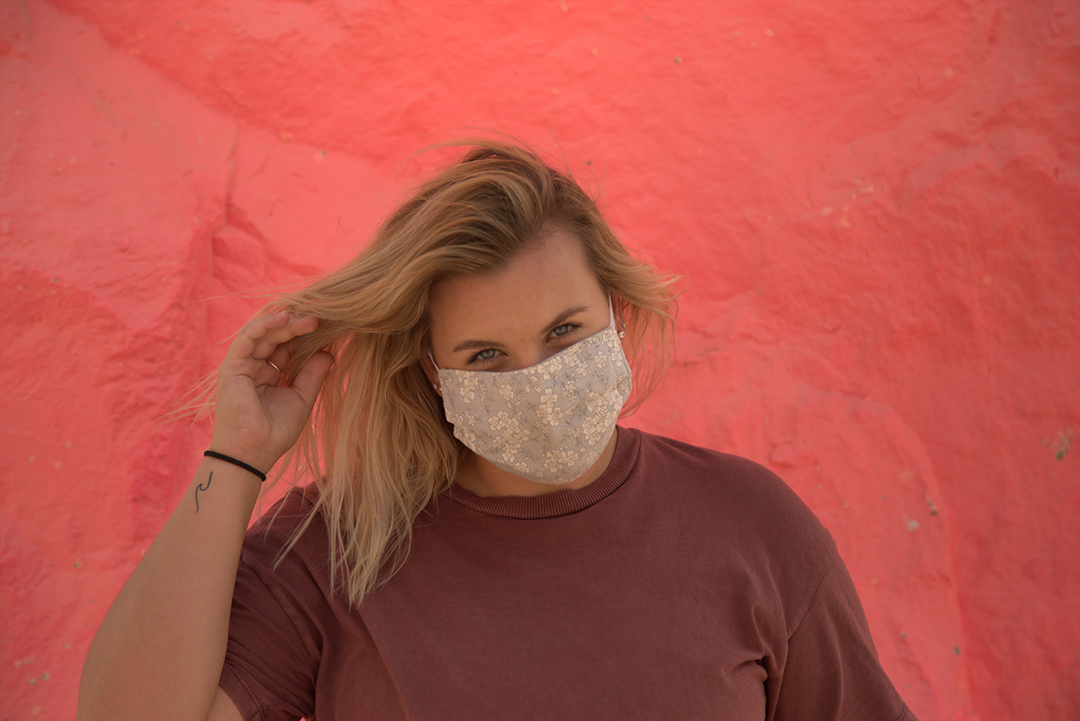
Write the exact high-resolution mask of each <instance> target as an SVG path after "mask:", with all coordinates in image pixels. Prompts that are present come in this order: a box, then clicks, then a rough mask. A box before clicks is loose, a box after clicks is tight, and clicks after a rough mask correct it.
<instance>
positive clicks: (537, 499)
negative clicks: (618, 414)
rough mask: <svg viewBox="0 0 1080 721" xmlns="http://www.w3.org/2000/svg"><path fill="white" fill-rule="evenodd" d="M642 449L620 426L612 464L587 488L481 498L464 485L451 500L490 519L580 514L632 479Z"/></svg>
mask: <svg viewBox="0 0 1080 721" xmlns="http://www.w3.org/2000/svg"><path fill="white" fill-rule="evenodd" d="M640 446H641V434H640V433H639V432H638V431H637V430H636V429H634V428H623V427H622V426H619V429H618V436H617V438H616V439H615V453H614V455H613V456H612V457H611V463H609V464H608V467H607V468H606V469H605V470H604V472H603V473H601V474H600V477H599V478H597V479H596V480H595V481H593V482H592V483H590V484H589V485H587V486H585V487H584V488H576V489H568V490H565V491H556V492H554V493H545V494H543V495H541V496H478V495H476V494H475V493H473V492H472V491H468V490H466V489H464V488H461V487H460V486H456V485H454V486H451V487H450V490H449V491H447V492H446V496H447V498H449V499H451V500H453V501H457V502H458V503H460V504H461V505H463V506H465V507H467V508H471V509H473V510H474V511H479V512H480V513H486V514H488V515H490V516H503V517H505V518H523V519H535V518H553V517H555V516H565V515H567V514H570V513H577V512H578V511H582V510H584V509H586V508H588V507H589V506H592V505H594V504H596V503H599V502H600V501H602V500H603V499H605V498H607V497H608V496H610V495H611V494H612V493H614V492H615V491H616V490H618V488H619V486H621V485H622V484H623V482H624V481H626V479H627V478H629V477H630V471H632V470H633V469H634V463H635V461H637V457H638V449H639V448H640Z"/></svg>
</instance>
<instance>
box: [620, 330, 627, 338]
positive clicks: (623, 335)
mask: <svg viewBox="0 0 1080 721" xmlns="http://www.w3.org/2000/svg"><path fill="white" fill-rule="evenodd" d="M625 337H626V331H624V330H621V331H619V338H625Z"/></svg>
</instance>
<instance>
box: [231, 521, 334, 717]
mask: <svg viewBox="0 0 1080 721" xmlns="http://www.w3.org/2000/svg"><path fill="white" fill-rule="evenodd" d="M249 540H250V539H249ZM287 564H288V558H286V560H285V561H283V565H287ZM305 625H306V624H305V622H304V619H303V617H302V614H300V613H299V612H298V611H297V607H296V604H294V603H293V600H292V591H287V590H285V589H284V588H283V587H282V584H281V581H280V580H279V578H278V576H277V575H276V574H274V573H272V572H271V570H270V569H269V568H268V567H266V566H264V565H263V564H262V563H261V562H260V561H259V560H258V559H257V558H254V557H252V556H251V555H250V554H248V553H245V554H243V556H242V557H241V561H240V566H239V569H238V571H237V578H236V588H235V591H234V593H233V604H232V615H231V617H230V619H229V645H228V648H227V651H226V654H225V666H224V668H223V669H222V674H221V681H220V686H221V688H222V689H223V690H224V691H225V692H226V693H227V694H229V697H230V698H232V700H233V702H234V703H235V704H236V706H237V708H239V709H240V712H241V714H243V716H244V718H245V719H258V721H279V720H280V721H285V720H286V719H288V720H290V721H294V720H295V719H299V718H301V717H304V716H308V715H310V714H311V712H312V711H313V708H314V699H315V676H316V670H317V660H316V658H315V654H313V650H312V641H311V638H310V635H309V634H308V635H305V633H302V632H301V631H300V630H299V629H300V628H304V626H305ZM305 630H308V629H305Z"/></svg>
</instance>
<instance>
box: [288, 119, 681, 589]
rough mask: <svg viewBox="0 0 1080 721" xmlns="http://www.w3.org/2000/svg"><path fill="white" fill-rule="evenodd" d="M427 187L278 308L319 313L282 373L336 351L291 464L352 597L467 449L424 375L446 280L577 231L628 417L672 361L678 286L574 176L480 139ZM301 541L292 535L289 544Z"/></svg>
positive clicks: (381, 571)
mask: <svg viewBox="0 0 1080 721" xmlns="http://www.w3.org/2000/svg"><path fill="white" fill-rule="evenodd" d="M473 143H474V146H473V147H472V148H471V149H470V150H469V151H468V152H467V153H466V154H465V155H464V157H462V158H461V159H460V160H459V161H458V162H456V163H455V164H453V165H451V166H449V167H447V168H445V169H444V170H443V171H442V172H440V173H439V174H437V175H436V176H435V177H434V178H432V179H431V180H430V181H428V182H427V183H425V184H424V185H423V186H422V187H420V188H419V190H418V191H417V192H416V193H415V194H414V195H413V196H412V197H411V198H410V199H409V200H407V201H406V202H405V203H404V204H402V205H401V207H399V208H398V209H397V210H396V211H395V212H394V213H393V214H392V215H390V217H389V218H387V220H386V221H385V222H384V223H383V224H382V226H381V227H380V228H379V230H378V231H377V232H376V234H375V237H374V239H373V241H372V242H371V244H370V245H369V246H367V247H366V248H365V249H364V250H363V251H362V252H361V253H360V254H359V255H358V256H357V257H356V258H355V259H354V260H352V261H351V262H350V263H348V264H347V265H345V266H344V267H343V268H341V269H340V270H338V271H336V272H334V273H331V274H329V275H327V276H326V277H324V278H322V279H321V280H319V281H317V282H315V283H314V284H313V285H311V286H310V287H308V288H306V289H304V290H301V291H299V292H296V293H293V294H290V295H287V296H285V297H284V298H283V299H282V301H281V302H280V303H274V304H273V306H274V307H275V308H277V309H284V310H288V311H289V312H291V313H295V314H299V315H305V316H306V315H313V316H316V317H318V318H319V320H320V323H319V327H318V329H317V330H316V331H314V332H313V333H311V334H310V335H308V336H304V337H303V338H302V339H301V343H300V345H299V347H298V349H297V350H296V353H295V355H294V357H293V360H292V363H291V365H290V367H289V368H287V369H285V371H286V376H287V377H288V376H289V375H290V374H291V373H293V372H295V370H296V369H297V368H299V367H300V365H302V364H303V362H304V361H305V360H307V359H308V358H310V357H311V356H312V355H313V354H314V353H316V352H317V351H319V350H320V349H323V348H328V349H329V350H330V351H331V352H332V353H333V354H334V356H335V358H336V360H335V362H334V366H333V368H332V369H331V371H330V375H329V376H328V377H327V379H326V381H325V383H324V385H323V389H322V392H321V394H320V396H319V401H318V403H317V404H316V407H315V410H314V412H313V414H312V418H311V421H310V422H309V424H308V427H307V429H306V430H305V431H304V432H303V433H302V435H301V437H300V440H299V442H298V444H297V446H296V448H294V450H293V451H292V453H291V455H290V461H291V462H295V464H296V465H297V466H298V470H300V471H301V473H300V474H299V476H300V477H304V476H307V477H310V478H311V479H313V481H314V484H315V486H316V487H317V489H318V497H317V500H316V501H315V506H314V508H313V509H312V511H311V514H310V515H309V516H308V518H307V521H306V522H305V523H304V524H303V525H302V526H301V529H300V531H298V532H297V533H298V534H299V533H300V532H301V531H302V530H303V528H305V527H306V525H307V523H310V522H311V521H312V519H314V518H315V517H316V516H317V515H320V514H321V515H322V516H323V517H324V518H325V519H326V523H327V525H328V530H329V536H330V543H331V553H330V559H331V560H330V562H331V578H333V579H335V590H336V591H339V592H344V594H345V595H346V596H347V597H348V599H349V600H350V602H352V603H354V604H359V603H360V601H361V599H363V597H364V596H365V595H366V594H367V593H369V592H370V591H372V590H373V589H374V588H376V587H377V586H378V585H379V584H381V583H383V582H385V581H386V580H387V579H388V578H390V576H392V575H393V574H394V573H395V572H396V571H397V570H398V569H399V568H400V567H401V564H402V563H403V562H404V560H405V557H406V555H407V553H408V548H409V543H410V539H411V530H412V525H413V522H414V521H415V519H416V517H417V515H418V514H419V513H420V512H421V510H422V509H423V508H424V507H425V506H427V505H428V504H429V503H430V502H431V501H432V500H433V499H434V498H435V497H436V496H437V495H438V494H439V493H441V492H443V491H444V490H446V489H447V488H448V487H449V486H450V484H451V482H452V481H453V478H454V474H455V472H456V469H457V463H458V459H459V457H460V456H461V454H462V453H463V452H465V449H464V446H462V445H461V444H460V443H459V442H458V441H457V440H456V439H455V438H454V436H453V433H452V427H451V426H450V425H449V424H448V423H447V422H446V420H445V417H444V415H443V409H442V402H441V399H440V398H439V396H438V395H437V394H436V393H435V391H434V389H433V388H432V386H431V384H430V382H429V381H428V379H427V377H426V376H425V374H424V371H423V370H422V367H421V365H420V359H421V357H422V356H424V355H425V354H426V353H427V349H428V343H429V319H428V309H427V303H428V292H429V289H430V288H431V286H432V285H433V284H434V283H436V282H438V281H440V280H442V279H445V278H449V277H454V276H461V275H473V274H479V273H485V272H491V271H493V270H495V269H498V268H499V267H501V266H503V265H504V264H505V263H507V262H508V261H509V260H510V259H511V258H513V257H514V256H515V255H516V254H517V253H519V252H520V251H521V250H522V249H523V248H525V247H526V246H527V245H528V244H529V243H530V242H532V241H534V240H535V239H536V238H538V237H540V236H541V235H542V233H543V231H545V230H546V229H548V228H550V227H552V226H558V227H562V228H564V229H566V230H569V231H571V232H573V233H574V234H575V235H576V236H577V237H578V238H579V239H580V240H581V242H582V244H583V247H584V249H585V257H586V259H587V262H588V264H589V266H590V268H591V270H592V271H593V272H594V273H595V274H596V277H597V279H598V280H599V281H600V283H601V285H602V286H603V287H604V288H605V289H606V290H607V291H608V292H609V293H610V294H611V296H612V298H613V301H614V304H615V308H616V312H617V313H620V314H621V317H622V318H623V319H624V320H625V321H626V323H627V331H628V333H627V342H626V349H627V356H628V360H629V361H630V365H631V368H632V369H633V370H634V387H635V394H634V396H632V397H631V399H630V402H629V403H628V404H627V407H626V408H625V409H624V415H625V414H626V413H629V412H632V411H633V410H634V409H635V408H636V407H637V406H638V405H639V404H640V403H641V401H642V400H644V398H645V397H646V396H647V395H648V394H649V392H650V391H651V390H652V388H653V386H654V385H655V383H656V381H657V380H658V379H659V376H660V374H661V373H662V371H663V370H664V369H665V368H666V366H667V365H668V362H669V361H670V353H671V346H670V343H669V340H670V333H671V326H672V322H673V317H674V309H675V306H674V294H673V293H672V291H671V287H670V285H671V282H672V279H671V278H665V277H661V276H660V275H658V274H657V272H656V271H655V270H654V269H653V268H652V267H651V266H649V265H647V264H646V263H644V262H642V261H639V260H637V259H635V258H634V257H632V256H631V255H630V254H629V253H628V252H627V250H626V248H624V247H623V245H622V244H621V243H620V242H619V241H618V240H617V239H616V238H615V236H614V234H613V233H612V232H611V229H610V228H609V227H608V225H607V223H606V222H605V221H604V219H603V218H602V217H601V215H600V212H599V210H598V209H597V206H596V203H595V202H594V201H593V200H592V199H591V198H590V197H589V196H588V194H586V193H585V192H584V191H583V190H582V189H581V187H580V186H579V185H578V184H577V183H576V182H575V181H574V180H573V179H572V178H571V177H570V176H569V174H567V173H564V172H561V171H558V170H555V169H553V168H551V167H550V166H549V165H547V164H546V163H545V162H544V161H542V160H541V159H540V157H538V155H537V154H536V153H535V152H532V151H530V150H527V149H524V148H521V147H517V146H515V145H512V144H508V143H502V142H493V141H487V140H484V141H473ZM294 541H295V537H294Z"/></svg>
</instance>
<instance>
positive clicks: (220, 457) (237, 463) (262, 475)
mask: <svg viewBox="0 0 1080 721" xmlns="http://www.w3.org/2000/svg"><path fill="white" fill-rule="evenodd" d="M203 455H204V456H206V457H207V458H216V459H218V460H219V461H225V462H226V463H231V464H233V465H234V466H240V467H241V468H243V469H244V470H245V471H251V472H252V473H254V474H255V475H256V476H258V477H259V480H260V481H263V482H265V481H266V474H265V473H263V472H262V471H260V470H259V469H258V468H255V467H254V466H249V465H248V464H246V463H244V462H243V461H238V460H236V459H235V458H230V457H229V456H227V455H225V454H224V453H218V452H217V451H203Z"/></svg>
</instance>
